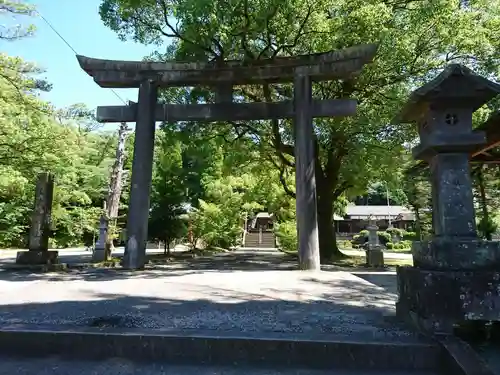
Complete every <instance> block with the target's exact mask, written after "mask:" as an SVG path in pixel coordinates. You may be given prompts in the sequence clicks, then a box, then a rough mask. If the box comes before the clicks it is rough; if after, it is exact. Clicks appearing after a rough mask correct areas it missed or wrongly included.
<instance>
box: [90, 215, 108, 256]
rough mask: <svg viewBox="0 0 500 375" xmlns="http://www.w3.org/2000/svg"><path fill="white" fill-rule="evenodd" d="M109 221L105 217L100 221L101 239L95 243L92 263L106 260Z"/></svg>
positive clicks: (102, 216)
mask: <svg viewBox="0 0 500 375" xmlns="http://www.w3.org/2000/svg"><path fill="white" fill-rule="evenodd" d="M108 224H109V222H108V219H107V218H106V216H105V215H101V218H100V219H99V237H98V239H97V242H96V243H95V248H94V253H93V254H92V261H94V262H102V261H105V260H106V240H107V238H108Z"/></svg>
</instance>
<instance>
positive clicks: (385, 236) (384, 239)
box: [377, 231, 392, 245]
mask: <svg viewBox="0 0 500 375" xmlns="http://www.w3.org/2000/svg"><path fill="white" fill-rule="evenodd" d="M377 235H378V240H379V242H380V243H381V244H382V245H385V244H387V243H388V242H391V240H392V236H391V234H390V233H388V232H383V231H378V232H377Z"/></svg>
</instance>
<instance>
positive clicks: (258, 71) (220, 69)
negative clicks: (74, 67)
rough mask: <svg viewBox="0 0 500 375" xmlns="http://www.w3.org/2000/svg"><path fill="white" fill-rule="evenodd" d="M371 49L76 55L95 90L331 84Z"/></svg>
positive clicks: (357, 67)
mask: <svg viewBox="0 0 500 375" xmlns="http://www.w3.org/2000/svg"><path fill="white" fill-rule="evenodd" d="M376 51H377V45H373V44H368V45H359V46H354V47H350V48H346V49H343V50H339V51H330V52H325V53H317V54H311V55H300V56H294V57H277V58H274V59H272V60H270V59H268V60H258V61H252V62H241V61H225V62H224V64H223V65H221V64H220V63H219V64H217V63H215V62H214V63H204V62H173V61H167V62H146V61H120V60H102V59H94V58H89V57H85V56H81V55H77V59H78V62H79V63H80V66H81V68H82V69H83V70H84V71H85V72H87V74H89V75H90V76H91V77H93V78H94V81H95V82H96V83H97V84H98V85H99V86H101V87H106V88H133V87H139V85H140V84H141V82H143V81H145V80H151V81H154V82H156V83H157V84H158V85H159V86H169V87H176V86H177V87H179V86H196V85H208V86H217V85H220V84H232V85H242V84H252V83H261V82H269V83H273V82H290V81H292V80H293V77H294V75H295V74H296V73H297V72H300V73H301V74H307V75H309V76H311V78H312V79H313V80H316V81H321V80H331V79H341V78H348V77H352V76H355V75H357V74H359V73H360V72H361V69H362V68H363V66H364V65H365V64H367V63H369V62H371V61H372V60H373V58H374V56H375V53H376Z"/></svg>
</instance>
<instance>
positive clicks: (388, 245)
mask: <svg viewBox="0 0 500 375" xmlns="http://www.w3.org/2000/svg"><path fill="white" fill-rule="evenodd" d="M385 247H386V248H387V249H388V250H391V249H393V248H394V244H393V243H392V242H387V243H386V244H385Z"/></svg>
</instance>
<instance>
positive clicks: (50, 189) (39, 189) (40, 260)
mask: <svg viewBox="0 0 500 375" xmlns="http://www.w3.org/2000/svg"><path fill="white" fill-rule="evenodd" d="M53 196H54V176H53V175H52V174H50V173H41V174H39V175H38V180H37V183H36V188H35V207H34V209H33V214H32V216H31V227H30V233H29V250H28V251H19V252H18V253H17V257H16V263H17V264H48V263H50V264H54V263H57V256H58V252H57V251H49V233H50V224H51V214H52V198H53Z"/></svg>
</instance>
